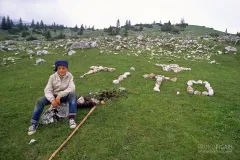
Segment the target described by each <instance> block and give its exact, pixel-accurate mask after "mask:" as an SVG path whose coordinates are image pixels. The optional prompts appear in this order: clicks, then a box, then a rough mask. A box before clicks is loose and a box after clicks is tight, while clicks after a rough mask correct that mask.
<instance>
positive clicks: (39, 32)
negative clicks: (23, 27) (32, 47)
mask: <svg viewBox="0 0 240 160" xmlns="http://www.w3.org/2000/svg"><path fill="white" fill-rule="evenodd" d="M32 32H33V33H36V34H42V32H41V30H38V29H35V28H34V29H33V30H32Z"/></svg>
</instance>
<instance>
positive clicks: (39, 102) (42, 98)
mask: <svg viewBox="0 0 240 160" xmlns="http://www.w3.org/2000/svg"><path fill="white" fill-rule="evenodd" d="M44 98H45V97H40V98H38V100H37V104H43V103H44Z"/></svg>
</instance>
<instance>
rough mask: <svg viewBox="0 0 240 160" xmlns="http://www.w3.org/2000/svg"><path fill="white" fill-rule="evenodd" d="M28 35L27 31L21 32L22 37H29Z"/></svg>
mask: <svg viewBox="0 0 240 160" xmlns="http://www.w3.org/2000/svg"><path fill="white" fill-rule="evenodd" d="M29 35H30V32H28V31H23V32H22V35H21V36H22V37H27V36H29Z"/></svg>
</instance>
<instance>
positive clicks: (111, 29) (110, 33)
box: [108, 26, 113, 35]
mask: <svg viewBox="0 0 240 160" xmlns="http://www.w3.org/2000/svg"><path fill="white" fill-rule="evenodd" d="M108 34H109V35H113V28H112V26H110V27H109V28H108Z"/></svg>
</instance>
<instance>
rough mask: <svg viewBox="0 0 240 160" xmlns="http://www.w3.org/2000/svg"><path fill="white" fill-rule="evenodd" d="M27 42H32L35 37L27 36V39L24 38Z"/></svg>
mask: <svg viewBox="0 0 240 160" xmlns="http://www.w3.org/2000/svg"><path fill="white" fill-rule="evenodd" d="M26 40H27V41H33V40H37V38H36V37H34V36H29V37H28V38H26Z"/></svg>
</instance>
